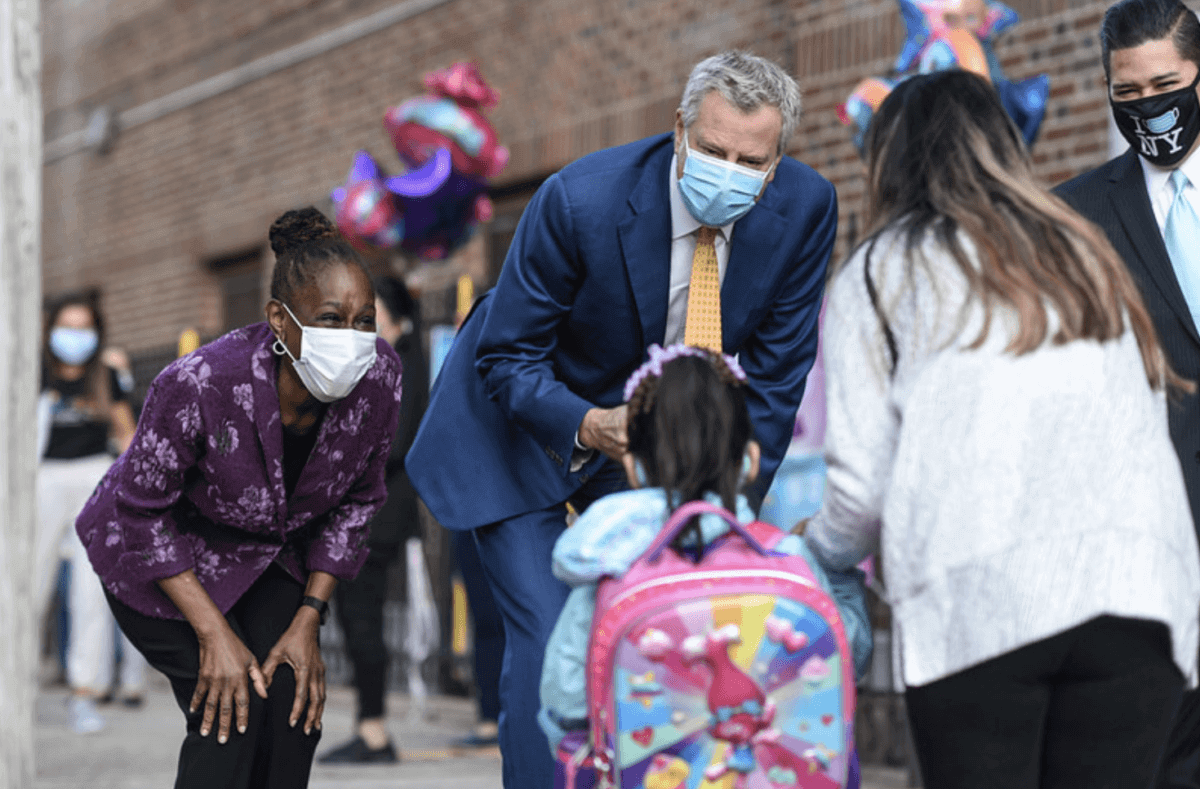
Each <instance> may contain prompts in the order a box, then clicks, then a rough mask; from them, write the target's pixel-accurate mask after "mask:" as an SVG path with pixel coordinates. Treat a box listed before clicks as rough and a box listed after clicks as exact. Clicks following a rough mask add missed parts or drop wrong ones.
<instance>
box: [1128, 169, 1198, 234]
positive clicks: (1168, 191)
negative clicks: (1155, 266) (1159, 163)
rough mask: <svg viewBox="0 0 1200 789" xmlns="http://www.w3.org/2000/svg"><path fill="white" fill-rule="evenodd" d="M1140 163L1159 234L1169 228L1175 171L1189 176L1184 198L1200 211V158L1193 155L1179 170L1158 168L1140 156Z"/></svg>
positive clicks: (1184, 189)
mask: <svg viewBox="0 0 1200 789" xmlns="http://www.w3.org/2000/svg"><path fill="white" fill-rule="evenodd" d="M1138 161H1139V162H1141V163H1142V176H1143V177H1144V178H1145V179H1146V194H1148V195H1150V206H1151V207H1152V208H1153V209H1154V219H1155V220H1156V221H1157V222H1158V232H1159V233H1163V232H1165V229H1166V226H1167V214H1169V213H1170V212H1171V203H1173V202H1174V201H1175V187H1174V186H1172V185H1171V173H1172V172H1174V171H1175V170H1177V169H1178V170H1183V174H1184V175H1186V176H1187V179H1188V181H1189V183H1188V185H1187V186H1185V187H1184V188H1183V196H1184V197H1186V198H1187V199H1188V202H1189V203H1191V204H1192V207H1193V208H1195V209H1196V210H1197V211H1200V188H1197V186H1196V184H1197V183H1200V156H1196V155H1194V154H1193V155H1191V156H1188V158H1186V159H1184V160H1183V164H1181V165H1179V166H1178V167H1177V168H1176V167H1172V168H1163V167H1156V166H1155V165H1153V164H1150V162H1148V161H1146V159H1145V157H1143V156H1139V157H1138Z"/></svg>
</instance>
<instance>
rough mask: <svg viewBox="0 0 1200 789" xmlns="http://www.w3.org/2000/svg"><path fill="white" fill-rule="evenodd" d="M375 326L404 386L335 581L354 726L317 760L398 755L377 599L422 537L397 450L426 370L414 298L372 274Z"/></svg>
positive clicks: (413, 425)
mask: <svg viewBox="0 0 1200 789" xmlns="http://www.w3.org/2000/svg"><path fill="white" fill-rule="evenodd" d="M375 325H376V327H377V329H378V332H379V336H380V338H382V339H383V340H384V341H385V342H386V343H387V344H388V345H390V346H392V348H393V349H395V351H396V353H397V354H399V356H400V362H401V364H402V366H403V371H404V390H405V391H404V398H403V399H402V400H401V402H400V421H399V424H398V425H397V426H396V436H395V438H394V439H393V440H392V449H391V451H390V452H389V453H388V459H387V466H386V468H385V471H384V478H385V479H386V481H387V502H386V503H385V504H384V505H383V508H382V509H381V510H379V512H378V513H377V514H376V515H375V517H374V518H373V519H372V520H371V536H370V538H369V539H368V541H367V545H368V546H369V547H370V553H369V554H368V556H367V562H366V564H364V565H363V568H362V570H361V571H359V573H358V576H357V577H355V578H354V580H352V581H347V582H345V583H342V584H338V589H337V606H336V611H337V619H338V624H340V625H341V627H342V632H343V633H344V634H345V638H346V651H347V652H348V653H349V654H350V661H351V663H353V664H354V689H355V691H356V692H357V694H358V727H357V732H356V733H355V736H354V737H353V738H351V739H350V741H349V742H346V743H344V744H342V745H341V746H339V747H337V748H334V749H333V750H331V751H330V752H329V753H326V754H325V755H323V756H321V758H320V762H321V764H362V763H375V764H386V763H389V762H395V761H396V760H397V758H398V757H397V755H396V749H395V747H394V746H393V745H392V741H391V738H390V737H389V736H388V732H387V727H386V723H387V716H386V710H385V708H384V700H385V696H386V690H387V671H388V663H389V662H390V661H389V660H388V651H387V645H386V644H385V643H384V641H383V603H384V601H385V600H386V598H387V578H388V566H389V565H390V564H391V563H392V562H393V561H394V560H395V559H396V557H397V556H399V554H400V546H401V545H402V544H403V543H404V542H405V540H407V539H408V538H409V537H420V536H421V523H420V519H419V514H418V512H417V494H416V491H414V490H413V488H412V483H410V482H409V481H408V476H407V475H406V474H405V473H404V454H405V453H406V452H408V448H409V446H410V445H411V444H412V439H413V436H414V435H416V432H417V425H419V424H420V423H421V417H422V416H423V415H424V413H425V404H426V403H427V402H428V399H429V395H428V392H429V373H428V368H427V367H426V366H425V352H424V350H423V349H422V347H421V334H420V331H419V330H418V326H419V325H420V317H419V316H418V314H417V302H416V300H415V299H413V297H412V296H411V295H410V294H409V292H408V288H407V287H405V285H404V283H403V282H401V281H400V280H398V279H396V278H395V277H379V278H378V279H376V280H375Z"/></svg>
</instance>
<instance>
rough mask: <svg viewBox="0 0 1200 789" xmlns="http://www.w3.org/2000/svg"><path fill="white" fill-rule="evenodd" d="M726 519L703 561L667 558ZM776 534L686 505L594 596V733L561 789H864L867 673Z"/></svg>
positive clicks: (572, 751) (565, 758)
mask: <svg viewBox="0 0 1200 789" xmlns="http://www.w3.org/2000/svg"><path fill="white" fill-rule="evenodd" d="M702 513H712V514H715V515H719V516H720V517H723V518H724V519H725V520H726V521H728V523H729V525H730V527H731V528H732V530H733V531H732V532H731V533H730V534H729V535H727V536H725V537H722V538H721V539H719V540H717V541H715V542H713V543H712V544H711V545H709V546H707V547H706V548H705V549H704V552H703V554H702V556H701V558H700V560H699V562H697V563H693V561H692V560H690V559H688V558H686V557H684V556H680V555H679V554H677V553H676V552H675V551H674V550H672V549H670V548H669V547H668V545H669V543H670V542H671V541H672V540H673V539H674V538H675V536H676V535H677V534H678V533H679V532H680V531H681V530H682V529H683V526H684V524H686V523H687V522H688V521H689V520H690V519H691V518H693V517H696V516H698V515H700V514H702ZM784 536H785V534H784V533H783V532H780V531H779V530H778V529H776V528H775V527H774V526H770V525H768V524H764V523H757V522H756V523H752V524H750V525H749V526H742V525H741V524H739V523H738V522H737V519H736V518H734V516H733V515H732V514H730V513H729V512H728V511H726V510H723V509H721V508H719V507H715V506H713V505H711V504H706V503H704V502H699V501H695V502H689V503H688V504H685V505H684V506H682V507H680V508H679V509H678V510H677V511H676V512H675V513H674V515H673V516H672V517H671V518H670V519H669V520H668V521H667V523H666V524H665V525H664V526H663V529H662V532H661V533H660V534H659V536H658V538H657V539H656V540H655V542H654V544H653V545H651V546H650V548H649V549H648V550H647V551H646V552H645V553H644V554H643V555H642V556H641V558H639V559H638V560H637V561H636V562H634V564H633V566H632V567H630V569H629V571H628V572H626V573H625V575H624V577H622V578H620V579H612V578H606V579H604V580H602V581H601V582H600V586H599V588H598V590H597V593H596V614H595V618H594V622H593V625H592V635H591V641H590V644H589V648H588V677H587V695H588V722H589V727H590V729H589V731H588V732H586V733H585V732H583V731H575V732H571V733H570V734H568V736H567V737H566V738H565V739H564V740H563V741H562V743H561V744H560V745H559V749H558V764H557V780H556V785H557V786H558V787H559V788H560V789H590V787H600V788H601V789H605V788H607V787H622V789H634V787H636V788H637V789H698V788H699V787H704V788H705V789H709V788H710V787H711V788H712V789H716V787H721V788H722V789H773V788H774V787H784V786H793V787H794V786H798V787H803V789H843V788H844V787H848V786H857V784H858V775H857V773H858V770H857V760H856V759H855V758H854V754H853V722H854V702H855V695H854V672H853V668H852V666H853V661H852V659H851V654H850V648H849V645H848V643H847V641H846V634H845V630H844V627H843V625H842V622H841V618H840V616H839V615H838V611H837V607H836V606H835V605H834V602H833V600H832V599H831V598H830V597H829V595H827V594H826V593H825V592H824V590H822V589H821V587H820V585H819V584H818V582H817V581H816V579H815V578H814V576H813V574H812V571H811V570H810V569H809V567H808V565H807V563H806V562H805V561H804V559H803V558H801V557H799V556H788V555H785V554H781V553H778V552H775V551H772V550H770V549H771V546H773V545H775V544H776V543H777V542H778V541H779V540H780V539H782V538H783V537H784Z"/></svg>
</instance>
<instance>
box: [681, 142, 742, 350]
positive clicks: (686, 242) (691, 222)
mask: <svg viewBox="0 0 1200 789" xmlns="http://www.w3.org/2000/svg"><path fill="white" fill-rule="evenodd" d="M678 174H679V160H678V157H675V156H672V157H671V185H670V188H669V192H670V195H671V285H670V289H669V290H668V291H667V332H666V334H665V335H664V336H663V347H666V346H668V345H671V344H673V343H677V342H683V330H684V325H685V324H686V323H687V302H688V286H689V284H690V283H691V280H692V257H693V256H694V255H695V254H696V231H698V230H699V229H700V227H701V225H700V223H699V222H697V221H696V218H695V217H694V216H692V215H691V213H690V212H689V211H688V210H687V206H685V205H684V204H683V195H681V194H680V193H679V175H678ZM735 224H737V222H736V221H734V222H730V223H729V224H727V225H723V226H721V227H719V228H717V231H718V232H717V235H716V238H714V239H713V247H714V248H715V249H716V251H717V278H718V281H719V282H722V283H724V282H725V267H726V264H727V263H728V262H729V243H730V241H732V239H733V226H734V225H735Z"/></svg>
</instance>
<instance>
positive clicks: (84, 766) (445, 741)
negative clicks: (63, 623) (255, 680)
mask: <svg viewBox="0 0 1200 789" xmlns="http://www.w3.org/2000/svg"><path fill="white" fill-rule="evenodd" d="M148 691H149V692H148V694H147V698H146V703H145V704H144V705H143V706H142V708H141V709H138V710H129V709H126V708H124V707H122V706H120V705H110V706H106V707H102V708H101V710H102V712H103V714H104V716H105V717H106V718H107V720H108V726H107V727H106V728H105V729H104V731H102V732H100V733H98V734H93V735H87V736H80V735H77V734H75V733H73V732H72V731H71V730H70V728H69V727H68V723H67V709H66V698H67V693H66V691H65V690H63V689H51V690H44V691H42V692H41V693H40V694H39V695H38V699H37V721H36V732H35V738H36V739H35V742H36V749H37V780H36V783H35V784H34V789H77V788H78V787H87V789H167V787H170V786H171V785H173V783H174V780H175V762H176V758H177V757H178V751H179V743H180V742H181V741H182V738H183V716H182V715H181V714H180V712H179V708H178V707H176V706H175V700H174V697H172V696H171V693H170V690H169V688H168V686H167V684H166V680H165V679H163V678H162V677H161V676H159V675H157V674H153V675H152V676H151V677H150V683H149V688H148ZM388 713H389V729H390V730H391V733H392V736H393V737H394V738H395V741H396V744H397V745H398V746H399V748H400V755H401V761H400V764H396V765H387V766H380V767H337V768H334V767H322V766H320V765H314V767H313V772H312V780H311V781H310V783H309V786H310V787H311V788H312V789H340V788H341V787H346V789H407V788H408V787H414V788H415V787H422V788H423V789H499V787H500V751H499V749H496V748H489V749H484V750H473V751H461V750H459V751H456V750H455V749H454V748H453V747H452V746H451V743H452V742H453V741H454V740H455V739H457V738H459V737H462V736H463V735H464V734H466V733H467V732H468V731H469V730H470V728H471V726H472V724H473V723H474V720H475V712H474V704H473V703H472V702H471V701H470V700H468V699H460V698H450V697H434V698H431V699H430V700H429V702H428V705H427V707H426V712H425V715H424V716H421V715H418V714H416V713H415V711H414V710H413V708H412V703H411V700H410V699H409V698H408V697H407V696H403V695H400V694H396V693H393V694H391V696H390V697H389V698H388ZM353 719H354V693H353V691H352V690H351V689H349V688H344V687H333V688H330V690H329V699H328V702H327V703H326V708H325V721H324V735H323V736H322V738H321V745H320V747H319V748H318V750H317V753H318V754H321V753H324V752H325V751H326V750H328V749H330V748H332V747H334V746H336V745H338V744H340V743H341V742H343V741H344V740H346V739H347V738H349V737H350V735H351V730H352V728H353ZM903 787H905V782H904V773H903V772H901V771H899V770H888V769H882V768H867V769H865V770H864V783H863V789H902V788H903ZM214 789H218V788H217V787H214Z"/></svg>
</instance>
